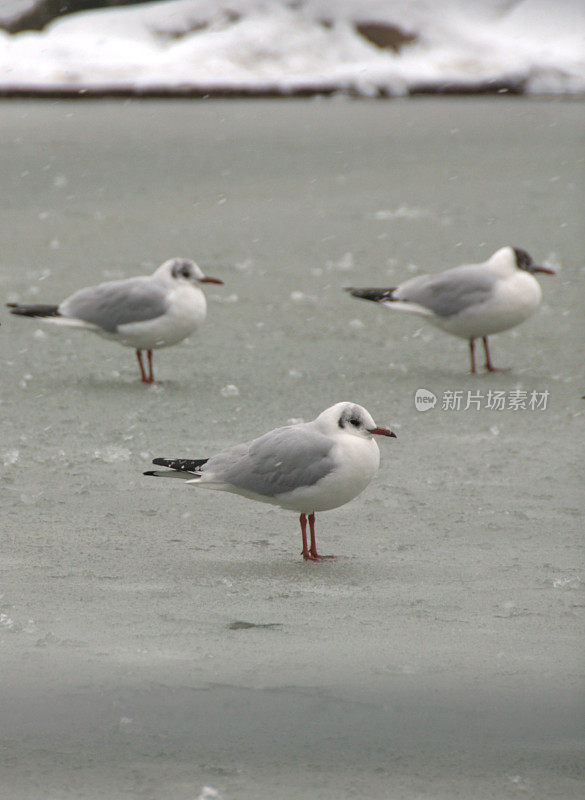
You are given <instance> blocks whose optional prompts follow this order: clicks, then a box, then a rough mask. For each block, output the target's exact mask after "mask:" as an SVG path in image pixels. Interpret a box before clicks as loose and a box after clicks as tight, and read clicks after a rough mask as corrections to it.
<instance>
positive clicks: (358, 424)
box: [349, 417, 360, 428]
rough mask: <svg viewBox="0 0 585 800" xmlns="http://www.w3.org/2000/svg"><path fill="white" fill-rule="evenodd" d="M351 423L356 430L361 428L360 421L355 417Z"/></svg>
mask: <svg viewBox="0 0 585 800" xmlns="http://www.w3.org/2000/svg"><path fill="white" fill-rule="evenodd" d="M349 422H350V424H351V425H353V426H354V427H356V428H359V426H360V421H359V419H356V418H355V417H353V418H352V419H350V421H349Z"/></svg>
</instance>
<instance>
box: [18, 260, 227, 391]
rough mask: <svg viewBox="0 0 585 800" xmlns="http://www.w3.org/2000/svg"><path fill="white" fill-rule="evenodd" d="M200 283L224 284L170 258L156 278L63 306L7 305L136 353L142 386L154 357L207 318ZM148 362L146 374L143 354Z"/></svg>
mask: <svg viewBox="0 0 585 800" xmlns="http://www.w3.org/2000/svg"><path fill="white" fill-rule="evenodd" d="M200 283H223V281H221V280H219V278H210V277H209V276H208V275H205V274H204V273H203V271H202V270H201V269H200V267H198V266H197V264H196V263H195V262H194V261H190V260H189V259H186V258H172V259H170V260H169V261H165V263H164V264H161V266H160V267H158V269H156V270H155V271H154V273H153V274H152V275H141V276H139V277H136V278H126V279H125V280H121V281H108V282H107V283H100V284H99V286H90V287H88V288H87V289H80V291H78V292H75V294H72V295H71V296H70V297H67V298H66V299H65V300H63V302H61V303H60V304H59V305H19V304H16V303H9V304H8V307H9V308H10V311H11V313H12V314H16V315H17V316H21V317H35V318H36V319H40V320H42V321H43V322H50V323H53V324H55V325H61V326H66V327H69V328H80V329H82V330H86V331H92V332H93V333H97V334H99V335H100V336H103V337H105V338H106V339H113V340H114V341H116V342H118V343H119V344H122V345H125V346H126V347H132V348H134V349H135V350H136V357H137V359H138V366H139V367H140V375H141V378H142V381H143V382H144V383H153V381H154V374H153V369H152V351H153V350H158V349H160V348H161V347H170V346H171V345H173V344H177V343H178V342H181V341H182V340H183V339H186V338H187V336H189V335H190V334H191V333H193V331H194V330H195V329H196V328H197V327H198V326H199V325H200V324H201V323H202V322H203V320H204V319H205V316H206V313H207V303H206V301H205V295H204V294H203V292H202V291H201V289H200V288H199V284H200ZM143 350H146V353H147V357H148V374H147V373H146V370H145V368H144V363H143V360H142V351H143Z"/></svg>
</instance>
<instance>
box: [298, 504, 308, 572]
mask: <svg viewBox="0 0 585 800" xmlns="http://www.w3.org/2000/svg"><path fill="white" fill-rule="evenodd" d="M299 519H300V523H301V536H302V537H303V549H302V550H301V555H302V557H303V558H304V559H305V561H308V560H309V559H310V558H311V554H310V553H309V548H308V547H307V515H306V514H301V516H300V518H299Z"/></svg>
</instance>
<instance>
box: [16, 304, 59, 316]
mask: <svg viewBox="0 0 585 800" xmlns="http://www.w3.org/2000/svg"><path fill="white" fill-rule="evenodd" d="M6 305H7V306H8V308H9V309H10V313H11V314H16V315H17V316H19V317H60V316H61V314H60V313H59V306H47V305H30V306H29V305H22V306H21V305H19V304H18V303H6Z"/></svg>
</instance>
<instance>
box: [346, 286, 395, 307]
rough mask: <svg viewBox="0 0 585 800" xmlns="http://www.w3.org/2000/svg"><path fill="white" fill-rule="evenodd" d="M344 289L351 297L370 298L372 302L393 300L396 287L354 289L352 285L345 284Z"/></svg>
mask: <svg viewBox="0 0 585 800" xmlns="http://www.w3.org/2000/svg"><path fill="white" fill-rule="evenodd" d="M345 291H346V292H349V293H350V295H351V296H352V297H359V298H360V300H372V301H373V302H374V303H384V302H394V301H395V299H396V298H395V297H393V294H394V292H395V291H396V287H395V286H394V287H392V288H390V289H375V288H363V289H356V288H355V287H354V286H346V287H345Z"/></svg>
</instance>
